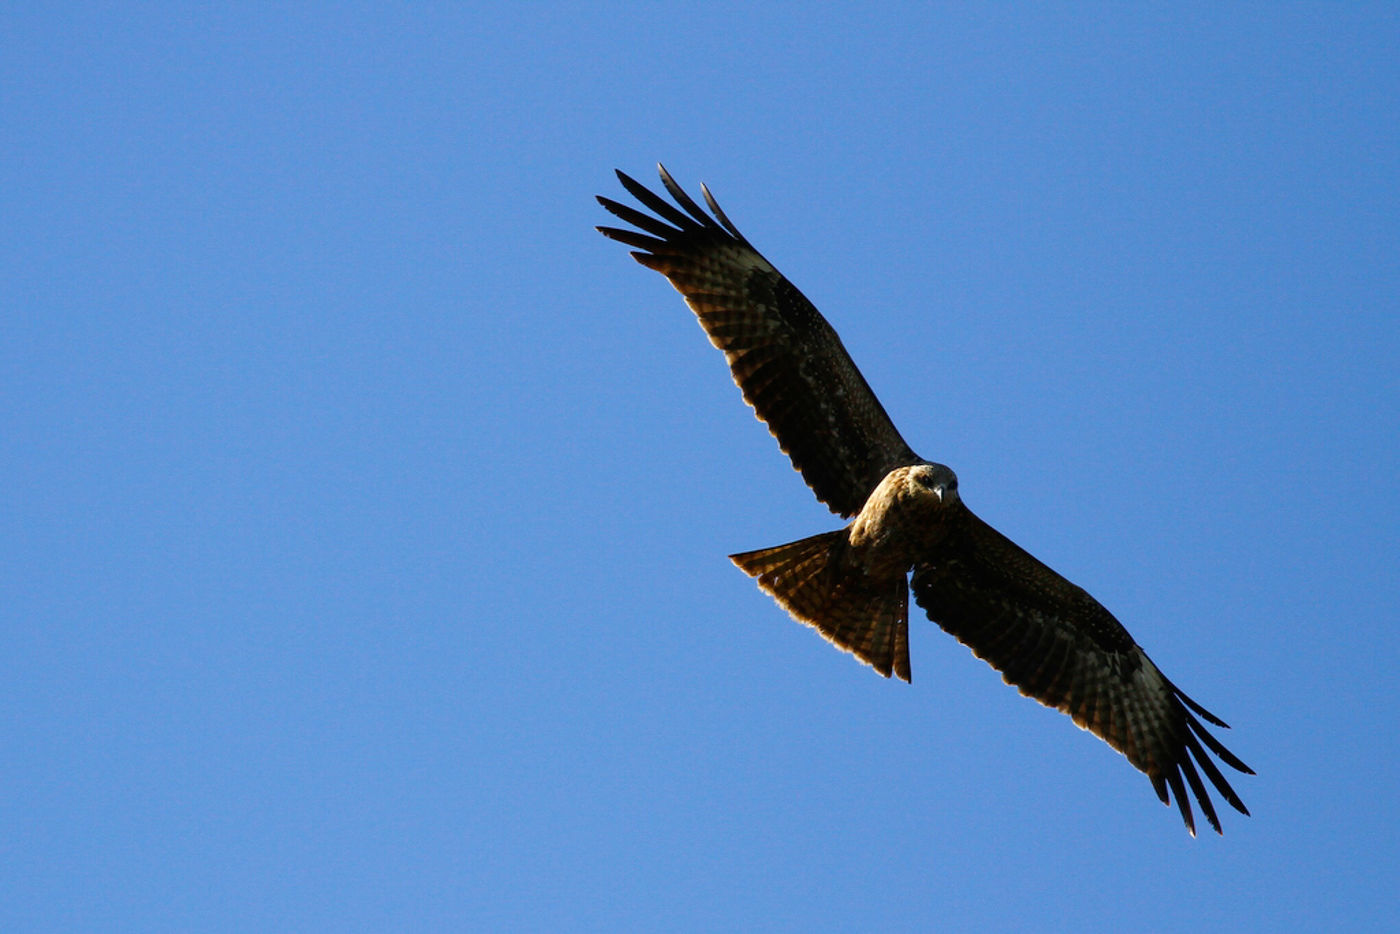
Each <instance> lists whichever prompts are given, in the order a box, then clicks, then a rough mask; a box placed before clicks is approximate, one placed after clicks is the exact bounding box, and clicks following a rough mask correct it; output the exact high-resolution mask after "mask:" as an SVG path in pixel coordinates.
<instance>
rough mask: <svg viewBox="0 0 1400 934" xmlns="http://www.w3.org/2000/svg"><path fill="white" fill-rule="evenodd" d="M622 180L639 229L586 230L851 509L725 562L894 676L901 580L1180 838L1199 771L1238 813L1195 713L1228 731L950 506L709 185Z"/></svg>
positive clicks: (949, 489)
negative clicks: (1131, 783)
mask: <svg viewBox="0 0 1400 934" xmlns="http://www.w3.org/2000/svg"><path fill="white" fill-rule="evenodd" d="M617 174H618V178H619V179H620V180H621V181H622V185H623V187H624V188H626V189H627V191H628V192H630V193H631V194H632V196H633V197H635V198H636V199H637V200H638V201H639V202H641V204H642V205H643V206H644V207H646V208H648V209H650V210H651V211H652V212H653V214H654V215H655V216H653V215H652V214H646V213H644V212H642V211H639V210H637V209H635V208H631V207H628V206H626V205H623V204H619V203H618V202H616V201H613V200H611V199H609V198H603V197H600V198H599V199H598V201H599V202H600V203H601V204H602V205H603V207H605V208H607V209H608V210H609V211H610V212H612V213H613V214H614V215H616V216H617V217H619V218H620V219H622V220H623V221H625V222H626V223H628V224H630V225H632V226H633V227H635V228H637V229H636V230H626V229H622V228H616V227H599V228H598V229H599V231H601V232H602V233H603V234H604V235H605V236H607V237H610V238H612V239H614V240H618V241H621V242H622V243H625V244H627V245H629V246H631V247H634V248H635V252H633V254H632V255H633V256H634V257H636V259H637V261H638V262H640V263H642V264H643V265H645V266H647V267H649V268H651V269H654V270H656V271H657V272H660V273H661V274H662V275H664V276H666V277H667V278H668V279H669V280H670V281H671V284H672V285H674V286H675V287H676V289H677V290H678V291H679V292H680V293H681V294H682V295H683V296H685V300H686V302H687V303H688V304H689V305H690V307H691V309H692V310H693V311H694V312H695V314H696V316H697V317H698V318H699V320H700V324H701V326H702V327H703V328H704V329H705V332H706V333H707V334H708V335H709V337H710V340H711V341H712V342H713V343H714V345H715V346H716V347H718V348H719V349H720V350H722V351H724V355H725V358H726V359H727V360H728V361H729V368H730V371H731V373H732V374H733V376H734V381H735V382H736V383H737V384H738V385H739V388H740V389H741V390H743V393H744V399H745V400H746V401H747V402H748V403H749V404H750V405H752V406H753V408H754V411H755V412H756V413H757V414H758V416H759V418H761V419H763V421H765V422H766V423H767V424H768V427H769V429H770V430H771V431H772V433H773V435H774V437H775V438H777V440H778V444H779V446H780V447H781V448H782V449H783V451H784V452H785V453H786V454H787V455H788V456H789V457H790V458H791V459H792V463H793V466H794V467H796V468H797V469H798V470H799V471H801V473H802V476H803V478H804V479H805V480H806V481H807V484H808V486H810V487H811V488H812V490H813V492H815V493H816V495H817V497H818V498H819V499H820V500H821V501H822V502H824V503H826V504H827V505H828V506H829V507H831V510H832V511H833V512H835V513H838V514H840V515H841V516H843V517H845V518H849V519H851V522H850V523H849V524H848V525H847V526H846V527H845V528H844V529H840V530H837V531H834V532H826V533H822V534H820V535H815V536H812V537H811V538H807V539H803V540H801V541H797V542H792V543H790V544H787V545H779V546H777V547H775V548H765V549H761V550H759V551H752V552H745V553H743V554H737V555H732V556H731V557H732V559H733V560H734V562H735V564H737V565H738V566H739V567H740V568H742V569H743V570H744V571H745V572H746V573H748V574H750V575H751V576H753V577H755V578H756V579H757V580H758V583H759V586H761V587H762V588H763V589H764V590H765V591H767V592H768V593H769V594H771V595H772V596H773V597H774V598H775V599H776V600H777V601H778V602H779V603H780V604H781V605H782V606H783V607H784V608H785V609H787V610H788V611H789V612H790V613H791V614H792V615H793V616H794V617H795V618H797V619H798V620H799V621H801V622H803V623H806V624H807V625H810V626H813V627H814V628H816V629H817V630H818V631H819V632H821V633H822V635H823V636H825V637H826V638H827V639H829V640H830V641H832V642H833V643H835V644H836V645H838V646H840V647H841V648H843V649H845V650H846V651H848V652H851V653H852V654H854V655H855V656H856V657H857V658H860V659H861V660H862V661H864V662H866V663H867V664H869V665H871V666H872V667H874V668H875V669H876V670H877V671H879V672H880V673H881V674H883V675H885V676H886V677H888V676H890V675H891V674H895V675H898V676H899V677H900V678H902V679H904V680H906V681H907V680H909V678H910V667H909V643H908V592H909V589H910V587H912V589H913V592H914V599H915V601H916V602H917V603H918V605H919V606H920V607H922V608H923V609H924V611H925V612H926V613H927V614H928V616H929V618H930V619H931V620H933V621H934V622H935V623H937V624H938V625H939V626H941V627H942V628H943V629H945V630H947V631H948V632H949V633H951V634H952V635H953V636H955V637H956V638H957V639H958V640H959V641H960V642H962V643H963V644H964V645H966V646H968V647H969V648H970V649H972V651H973V653H974V654H976V655H977V656H978V657H979V658H982V659H984V660H985V661H987V662H988V663H989V664H990V665H992V667H994V668H996V669H997V670H999V671H1000V672H1001V673H1002V676H1003V678H1004V679H1005V680H1006V681H1007V683H1009V684H1012V685H1015V686H1016V687H1017V688H1018V689H1019V690H1020V691H1021V693H1022V694H1025V695H1026V696H1028V697H1033V698H1035V699H1036V700H1038V701H1040V702H1041V703H1043V704H1046V705H1048V706H1051V707H1055V708H1057V709H1059V710H1062V711H1064V712H1065V713H1067V714H1069V715H1070V716H1071V717H1073V718H1074V722H1075V723H1077V724H1079V725H1080V726H1081V727H1083V728H1084V729H1087V730H1090V731H1092V732H1093V733H1094V734H1096V735H1097V736H1099V737H1101V738H1103V739H1104V740H1105V741H1106V742H1108V743H1109V744H1110V745H1111V746H1112V747H1113V748H1114V749H1117V750H1118V751H1119V752H1121V753H1123V755H1125V756H1126V757H1127V758H1128V761H1129V762H1131V763H1132V764H1133V765H1134V766H1136V767H1137V768H1139V769H1141V770H1142V771H1143V772H1145V773H1146V774H1147V776H1148V778H1149V779H1150V780H1151V782H1152V787H1153V788H1154V789H1155V790H1156V792H1157V795H1158V797H1160V798H1161V800H1162V801H1163V802H1169V801H1170V800H1171V799H1172V798H1174V799H1175V800H1176V803H1177V806H1178V808H1179V809H1180V811H1181V815H1182V818H1183V820H1184V821H1185V822H1186V826H1187V828H1188V829H1189V830H1190V831H1191V833H1192V834H1193V835H1194V834H1195V821H1194V818H1193V815H1192V809H1191V804H1190V800H1189V798H1188V796H1187V793H1186V785H1188V784H1189V785H1190V787H1191V796H1192V797H1194V798H1195V799H1196V801H1197V802H1198V803H1199V805H1200V808H1201V811H1202V812H1203V813H1204V814H1205V816H1206V819H1207V820H1208V821H1209V822H1210V825H1211V826H1212V827H1213V828H1215V830H1216V831H1217V832H1220V821H1219V818H1218V817H1217V815H1216V812H1215V807H1214V805H1213V804H1212V802H1211V799H1210V795H1209V793H1208V791H1207V789H1206V786H1205V782H1204V781H1202V778H1201V773H1202V772H1204V773H1205V777H1206V778H1207V779H1209V781H1210V783H1211V785H1213V786H1214V787H1215V789H1216V790H1217V791H1218V792H1219V793H1220V795H1221V796H1223V797H1224V798H1225V800H1226V801H1228V802H1229V803H1230V805H1231V806H1232V807H1234V808H1235V809H1236V810H1238V811H1240V812H1241V813H1243V814H1248V813H1249V812H1248V811H1247V810H1246V809H1245V806H1244V804H1243V803H1242V802H1241V801H1240V799H1239V796H1238V795H1236V794H1235V791H1234V789H1233V788H1231V787H1230V784H1229V782H1228V781H1226V779H1225V777H1224V775H1222V774H1221V772H1220V769H1219V767H1217V765H1216V764H1215V762H1214V761H1213V760H1212V759H1211V757H1210V753H1214V754H1215V755H1216V756H1217V757H1219V758H1220V759H1221V761H1223V762H1225V763H1226V764H1227V765H1229V766H1230V767H1231V768H1234V769H1236V770H1238V771H1241V772H1246V773H1250V774H1253V773H1252V772H1251V770H1250V769H1249V767H1248V766H1246V765H1245V764H1244V763H1243V762H1241V761H1240V760H1239V759H1238V758H1236V757H1235V756H1234V755H1233V754H1232V753H1230V752H1229V751H1228V750H1227V749H1225V747H1224V746H1222V745H1221V744H1220V742H1219V741H1218V740H1217V739H1216V738H1215V737H1213V736H1212V735H1211V734H1210V733H1209V732H1208V731H1207V730H1206V728H1205V726H1204V725H1203V724H1202V723H1201V720H1202V719H1204V720H1205V721H1207V722H1208V723H1211V724H1213V725H1215V726H1219V727H1224V726H1225V724H1224V723H1223V722H1222V721H1220V720H1219V719H1217V718H1216V717H1214V716H1213V715H1211V714H1210V713H1208V712H1207V711H1206V710H1205V709H1204V708H1202V707H1201V706H1200V705H1199V704H1197V703H1196V702H1194V701H1193V700H1191V699H1190V698H1189V697H1187V696H1186V695H1185V694H1184V693H1182V692H1181V691H1180V690H1179V689H1178V688H1177V687H1176V686H1175V685H1174V684H1172V683H1171V682H1170V681H1169V680H1167V678H1166V677H1165V676H1163V675H1162V673H1161V672H1160V671H1159V670H1158V669H1157V667H1156V666H1155V665H1154V664H1153V663H1152V661H1151V660H1150V659H1149V658H1148V657H1147V655H1146V654H1145V653H1144V652H1143V651H1142V649H1141V648H1140V647H1139V646H1138V644H1137V643H1136V642H1134V641H1133V638H1132V636H1130V635H1129V634H1128V631H1127V630H1126V629H1124V628H1123V626H1122V625H1121V624H1120V623H1119V622H1118V620H1116V619H1115V618H1114V617H1113V615H1112V614H1111V613H1109V612H1108V610H1106V609H1104V608H1103V607H1102V606H1101V605H1100V604H1099V603H1098V601H1096V600H1095V599H1094V598H1093V597H1091V596H1090V595H1089V594H1088V593H1087V592H1085V591H1084V590H1083V589H1082V588H1080V587H1077V586H1075V585H1074V584H1072V583H1070V582H1069V581H1067V580H1065V579H1064V578H1063V577H1061V576H1060V575H1059V574H1057V573H1055V572H1054V571H1053V570H1051V569H1050V568H1048V567H1046V566H1045V565H1044V564H1042V563H1041V562H1040V561H1038V560H1036V559H1035V558H1034V557H1032V556H1031V555H1030V554H1028V553H1027V552H1026V551H1024V550H1023V549H1021V548H1020V547H1018V546H1017V545H1016V544H1015V543H1014V542H1012V541H1011V540H1010V539H1008V538H1006V537H1005V536H1004V535H1002V534H1001V533H1000V532H998V531H996V530H995V529H993V528H992V527H991V526H989V525H987V524H986V523H985V522H983V521H982V520H981V519H979V518H977V516H976V515H974V514H973V513H972V511H971V510H969V509H968V508H967V507H966V506H965V505H964V504H963V502H962V498H961V496H960V494H959V493H958V486H957V478H956V477H955V476H954V474H953V472H952V471H951V470H949V469H948V468H947V467H945V466H943V465H941V464H935V463H932V462H930V461H926V460H924V459H923V458H921V457H919V456H918V455H917V454H915V453H914V452H913V450H911V449H910V447H909V445H908V444H906V443H905V441H904V439H903V438H902V437H901V436H900V434H899V431H898V430H897V429H896V428H895V427H894V424H893V422H891V421H890V418H889V416H888V415H887V414H886V413H885V410H884V407H883V406H881V405H880V402H879V400H878V399H877V398H876V397H875V394H874V392H872V391H871V389H870V386H869V385H868V384H867V383H866V381H865V378H864V377H863V376H861V374H860V371H859V370H858V369H856V366H855V364H854V363H853V362H852V361H851V358H850V355H849V354H847V353H846V350H845V348H844V347H843V346H842V345H841V340H840V338H838V337H837V336H836V332H835V331H834V330H832V328H831V325H830V324H828V323H827V321H826V319H825V318H823V317H822V316H821V314H820V313H819V312H818V311H817V309H816V308H815V307H813V306H812V304H811V302H809V301H807V299H806V298H805V297H804V296H803V295H802V293H801V292H799V291H798V290H797V288H796V287H795V286H794V285H793V284H792V283H791V282H789V281H788V280H787V279H786V278H785V277H784V276H783V275H782V274H781V273H779V272H778V271H777V269H775V268H774V267H773V266H772V264H770V263H769V262H768V261H767V260H766V259H764V258H763V256H762V255H761V254H760V253H759V252H758V251H757V250H755V249H754V248H753V246H752V245H751V244H750V243H749V242H748V240H746V239H745V238H744V236H743V234H741V233H739V231H738V229H737V228H736V227H735V226H734V224H733V223H732V222H731V221H730V220H729V218H728V217H726V216H725V214H724V212H723V211H722V210H720V207H719V205H718V204H716V203H715V200H714V198H713V197H711V195H710V192H709V190H708V189H706V188H704V186H701V190H702V192H703V193H704V197H705V202H706V204H707V205H708V206H709V209H710V213H709V214H707V213H706V212H705V211H704V210H702V209H701V208H700V206H699V205H698V204H696V203H695V202H694V201H693V200H692V199H691V198H690V197H689V196H688V195H686V193H685V192H684V191H682V190H681V188H680V186H678V185H677V184H676V183H675V181H674V180H672V178H671V176H670V175H669V174H667V172H666V170H665V169H664V168H662V169H661V181H662V183H663V184H664V185H665V186H666V190H667V191H668V192H669V193H670V194H671V197H672V198H674V199H675V202H676V203H675V204H674V205H673V204H671V203H670V202H668V201H666V200H665V199H663V198H662V197H661V196H659V195H657V194H656V193H654V192H652V191H650V190H649V189H647V188H646V187H644V186H643V185H641V184H639V183H638V182H636V181H634V180H633V179H631V178H629V177H628V176H626V175H624V174H623V173H621V172H618V173H617ZM911 571H912V573H913V577H912V580H911V579H910V578H909V574H910V572H911ZM1198 718H1199V719H1198Z"/></svg>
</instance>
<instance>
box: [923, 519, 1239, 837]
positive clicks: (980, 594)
mask: <svg viewBox="0 0 1400 934" xmlns="http://www.w3.org/2000/svg"><path fill="white" fill-rule="evenodd" d="M912 586H913V590H914V599H915V601H916V602H917V603H918V604H919V606H920V607H922V608H923V609H924V611H925V612H926V613H927V614H928V616H929V619H931V620H933V621H934V622H936V623H937V624H938V625H939V626H941V627H942V628H943V629H945V630H946V631H947V632H949V633H951V634H952V635H953V636H955V637H956V638H957V639H958V641H959V642H962V643H963V644H964V645H966V646H967V647H968V648H970V649H972V651H973V653H974V654H976V655H977V657H978V658H981V659H983V660H985V661H986V662H987V663H988V664H990V665H991V666H992V667H993V668H996V669H997V670H999V671H1000V672H1001V673H1002V676H1003V678H1004V679H1005V680H1006V682H1007V683H1008V684H1012V685H1015V686H1016V688H1017V689H1019V690H1020V692H1021V693H1022V694H1024V695H1026V696H1027V697H1033V698H1035V699H1036V700H1038V701H1040V702H1041V703H1043V704H1045V705H1047V706H1049V707H1055V708H1057V709H1058V710H1061V711H1063V712H1064V713H1067V714H1069V715H1070V716H1071V717H1073V718H1074V722H1075V723H1077V724H1079V725H1080V726H1081V727H1083V728H1084V729H1086V730H1089V731H1091V732H1092V733H1094V734H1095V735H1097V736H1099V737H1101V738H1102V739H1103V740H1104V741H1106V742H1107V743H1108V744H1109V745H1111V746H1112V747H1113V748H1114V749H1117V750H1118V751H1119V752H1121V753H1122V754H1123V755H1125V756H1127V758H1128V761H1129V762H1131V763H1132V764H1133V765H1134V766H1136V767H1137V768H1139V769H1141V770H1142V771H1143V772H1145V773H1147V776H1148V778H1149V779H1151V781H1152V787H1153V788H1154V789H1155V790H1156V792H1157V795H1158V797H1160V798H1161V799H1162V801H1163V802H1167V801H1168V795H1167V791H1168V789H1169V788H1170V791H1171V795H1172V796H1173V797H1175V799H1176V803H1177V807H1178V808H1179V809H1180V811H1181V816H1182V819H1183V820H1184V821H1185V822H1186V826H1187V828H1188V829H1190V831H1191V832H1192V833H1193V834H1194V833H1195V832H1196V829H1195V820H1194V818H1193V816H1192V811H1191V804H1190V800H1189V798H1188V797H1187V795H1186V792H1185V788H1184V786H1183V783H1182V776H1183V775H1184V776H1185V779H1186V783H1187V784H1189V785H1190V786H1191V792H1192V796H1194V797H1195V799H1196V801H1197V802H1198V803H1199V804H1200V807H1201V811H1202V813H1204V814H1205V816H1206V820H1207V821H1209V822H1210V825H1211V827H1213V828H1214V829H1215V831H1216V832H1217V833H1219V832H1220V820H1219V818H1218V817H1217V816H1216V813H1215V807H1214V806H1213V805H1212V803H1211V800H1210V795H1209V794H1208V793H1207V791H1206V788H1205V785H1204V783H1203V782H1202V781H1201V778H1200V775H1199V773H1198V772H1197V766H1199V768H1200V770H1201V771H1203V772H1205V774H1206V777H1207V778H1209V779H1210V782H1211V784H1212V785H1214V786H1215V788H1216V790H1217V791H1218V792H1219V793H1220V794H1221V796H1222V797H1224V798H1225V800H1226V801H1228V802H1229V803H1230V806H1231V807H1233V808H1235V809H1236V810H1238V811H1240V812H1241V813H1244V814H1248V813H1249V811H1248V810H1246V809H1245V806H1244V803H1243V802H1242V801H1240V798H1239V796H1238V795H1237V794H1235V790H1234V789H1233V788H1231V787H1230V784H1229V782H1228V781H1226V779H1225V777H1224V775H1222V774H1221V772H1220V770H1219V768H1217V767H1216V765H1215V763H1214V762H1213V761H1212V760H1211V759H1210V757H1209V756H1208V755H1207V754H1206V751H1205V749H1203V748H1202V743H1204V744H1205V746H1206V747H1208V748H1209V749H1210V751H1211V752H1214V753H1215V754H1216V755H1217V756H1219V757H1220V759H1221V760H1222V761H1224V762H1225V763H1226V764H1227V765H1229V766H1230V767H1231V768H1234V769H1237V770H1239V771H1241V772H1247V773H1249V774H1253V772H1252V771H1251V770H1250V768H1249V767H1248V766H1246V765H1245V764H1244V763H1243V762H1241V761H1240V760H1239V759H1238V758H1236V757H1235V755H1234V754H1233V753H1231V752H1230V751H1229V750H1227V749H1226V748H1225V747H1224V746H1223V745H1221V743H1220V741H1219V740H1217V739H1216V738H1215V737H1214V736H1212V735H1211V734H1210V733H1209V732H1208V731H1207V730H1206V728H1205V727H1204V726H1203V725H1202V724H1201V722H1200V720H1198V719H1197V718H1196V716H1195V714H1199V715H1200V716H1201V717H1202V718H1204V719H1206V720H1207V721H1209V722H1210V723H1212V724H1214V725H1216V726H1220V727H1224V726H1225V723H1223V722H1222V721H1221V720H1219V719H1218V718H1217V717H1215V716H1213V715H1211V714H1210V713H1208V712H1207V711H1206V710H1205V709H1204V708H1202V707H1201V706H1200V705H1199V704H1197V703H1196V702H1195V701H1193V700H1191V699H1190V698H1189V697H1187V696H1186V695H1185V694H1183V693H1182V692H1181V691H1180V689H1178V688H1177V687H1176V685H1174V684H1172V683H1171V682H1170V681H1169V680H1167V678H1166V677H1165V676H1163V675H1162V673H1161V672H1160V671H1159V670H1158V669H1157V666H1156V665H1154V664H1153V663H1152V661H1151V659H1149V658H1148V657H1147V655H1146V653H1144V652H1143V651H1142V649H1141V647H1139V646H1138V644H1137V643H1136V642H1135V641H1134V640H1133V637H1132V636H1131V635H1129V634H1128V631H1127V630H1126V629H1124V628H1123V626H1122V625H1121V624H1120V623H1119V622H1118V620H1117V619H1115V618H1114V617H1113V615H1112V614H1111V613H1109V612H1108V610H1106V609H1104V607H1103V606H1102V605H1101V604H1100V603H1099V602H1098V601H1097V600H1095V599H1094V598H1093V597H1091V596H1090V595H1089V594H1088V593H1087V592H1086V591H1085V590H1083V589H1082V588H1080V587H1077V586H1075V585H1074V584H1072V583H1070V582H1069V581H1067V580H1065V579H1064V578H1063V577H1061V576H1060V575H1059V574H1057V573H1056V572H1055V571H1053V570H1051V569H1050V568H1049V567H1047V566H1046V565H1044V564H1042V563H1041V562H1040V561H1038V560H1036V559H1035V558H1034V557H1032V556H1031V555H1030V554H1029V553H1027V552H1026V551H1025V550H1023V549H1022V548H1020V547H1019V546H1018V545H1016V544H1015V543H1014V542H1012V541H1011V540H1010V539H1008V538H1007V537H1006V536H1004V535H1002V534H1001V533H1000V532H998V531H997V530H996V529H994V528H992V527H991V526H989V525H987V524H986V523H985V522H983V521H982V520H981V519H979V518H977V516H975V515H973V514H972V512H971V511H968V510H965V519H964V521H963V522H962V523H960V527H959V528H958V530H957V532H956V533H954V534H953V535H951V536H950V537H949V538H948V540H947V541H946V542H945V543H944V544H943V545H942V546H941V547H940V548H938V549H937V553H936V554H932V555H929V556H928V560H927V562H925V563H920V564H917V565H915V568H914V577H913V581H912Z"/></svg>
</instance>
